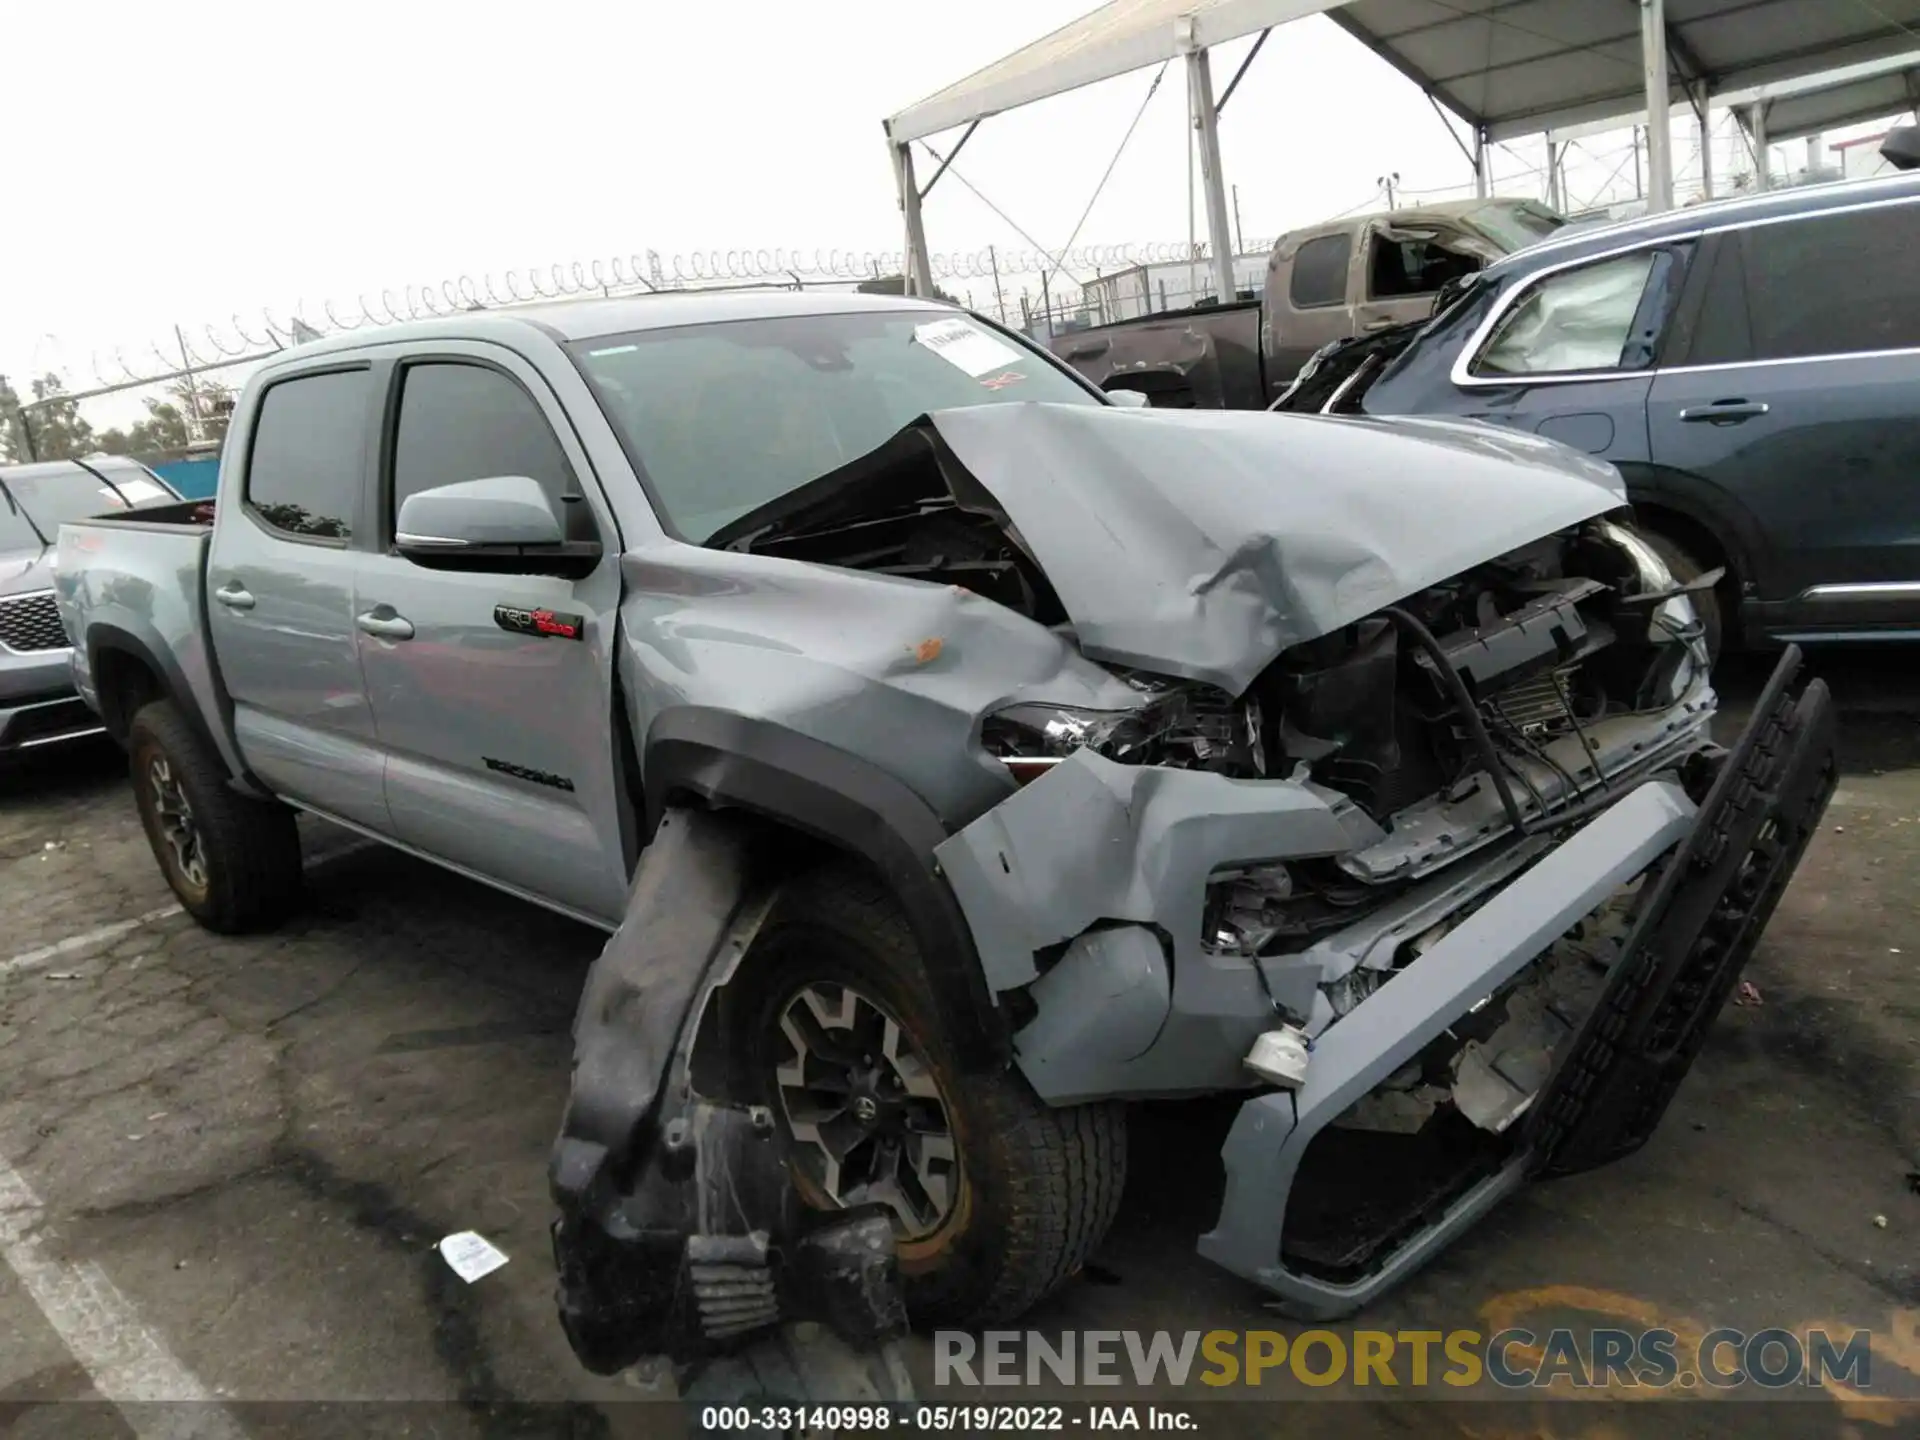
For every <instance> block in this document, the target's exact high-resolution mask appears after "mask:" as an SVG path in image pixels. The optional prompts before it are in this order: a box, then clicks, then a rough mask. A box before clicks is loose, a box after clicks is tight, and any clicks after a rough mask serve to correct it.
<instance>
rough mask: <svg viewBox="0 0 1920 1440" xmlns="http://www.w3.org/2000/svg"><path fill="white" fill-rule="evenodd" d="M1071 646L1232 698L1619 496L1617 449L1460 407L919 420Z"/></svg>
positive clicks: (975, 414)
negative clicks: (1410, 412) (1419, 595)
mask: <svg viewBox="0 0 1920 1440" xmlns="http://www.w3.org/2000/svg"><path fill="white" fill-rule="evenodd" d="M928 423H929V424H931V426H932V427H933V429H934V430H935V431H936V432H937V434H938V437H939V440H940V441H941V442H942V444H943V446H944V449H945V451H946V452H947V454H948V456H950V458H951V459H952V460H953V461H955V462H957V463H958V464H959V465H960V466H962V467H964V469H965V470H966V471H967V472H968V473H969V474H970V475H971V476H972V477H973V478H974V479H975V480H977V481H978V482H979V484H980V486H981V487H982V488H983V489H985V490H986V491H987V492H988V493H989V494H990V495H991V496H992V498H993V499H994V500H995V501H996V502H998V503H999V505H1000V506H1001V507H1003V508H1004V509H1005V511H1006V514H1007V516H1008V518H1009V520H1010V521H1011V522H1012V524H1013V527H1014V528H1015V529H1016V530H1017V531H1018V536H1019V539H1020V540H1021V541H1022V543H1024V544H1025V545H1026V546H1027V547H1028V549H1029V551H1030V552H1031V554H1032V555H1033V557H1034V559H1035V561H1037V562H1038V564H1039V565H1040V568H1041V569H1042V570H1044V571H1045V572H1046V574H1047V578H1048V579H1049V580H1050V581H1052V583H1053V586H1054V589H1055V591H1056V592H1057V593H1058V595H1059V597H1060V601H1061V604H1062V605H1063V606H1064V607H1065V608H1066V611H1067V614H1068V616H1069V617H1070V618H1071V619H1072V621H1073V625H1074V629H1075V633H1076V636H1077V638H1078V641H1079V645H1080V648H1081V650H1082V651H1083V652H1085V653H1086V654H1087V655H1088V656H1090V657H1092V658H1094V659H1096V660H1102V661H1106V662H1108V663H1110V664H1117V665H1127V666H1134V667H1138V668H1140V669H1143V670H1150V671H1154V672H1156V673H1159V674H1165V675H1176V676H1181V677H1184V678H1188V679H1192V680H1199V681H1204V682H1206V683H1209V684H1214V685H1218V686H1220V687H1221V688H1223V689H1225V690H1228V691H1230V692H1232V693H1234V694H1236V695H1237V694H1239V693H1240V692H1241V691H1243V690H1244V689H1246V687H1247V686H1248V685H1250V684H1252V682H1253V680H1254V679H1255V677H1257V676H1258V675H1259V674H1260V672H1261V671H1262V670H1264V669H1265V668H1266V667H1267V666H1268V665H1269V664H1270V663H1271V662H1272V661H1273V659H1274V657H1276V656H1277V655H1279V654H1280V652H1281V651H1283V650H1286V649H1288V648H1289V647H1291V646H1294V645H1298V644H1301V643H1302V642H1304V641H1308V640H1313V639H1317V638H1318V637H1320V636H1322V635H1326V634H1329V633H1330V632H1332V631H1334V630H1337V629H1339V628H1340V627H1341V626H1343V625H1349V624H1352V623H1353V622H1354V621H1356V620H1360V619H1362V618H1364V617H1365V616H1367V615H1369V614H1371V613H1373V612H1374V611H1376V610H1378V609H1380V608H1381V607H1382V606H1384V605H1391V604H1393V603H1394V602H1395V601H1397V600H1402V599H1405V598H1406V597H1407V596H1409V595H1412V594H1414V593H1416V592H1417V591H1420V590H1422V589H1425V588H1426V587H1428V586H1430V585H1434V584H1437V583H1439V582H1440V581H1442V580H1446V579H1448V578H1450V577H1451V576H1454V575H1457V574H1459V573H1460V572H1461V571H1463V570H1466V569H1468V568H1470V567H1471V566H1474V565H1476V564H1479V563H1481V562H1483V561H1486V560H1491V559H1494V558H1496V557H1497V556H1500V555H1503V554H1505V553H1507V552H1508V551H1510V550H1514V549H1517V548H1519V547H1520V546H1522V545H1525V544H1527V543H1528V542H1529V541H1532V540H1537V539H1539V538H1541V537H1542V536H1545V535H1550V534H1552V533H1553V532H1554V531H1556V530H1563V529H1566V528H1567V527H1569V526H1572V525H1576V524H1578V523H1579V522H1580V521H1582V520H1586V519H1590V518H1591V517H1593V516H1596V515H1600V514H1604V513H1605V512H1607V511H1609V510H1613V509H1617V508H1619V507H1620V506H1622V505H1625V504H1626V503H1627V499H1626V487H1625V484H1624V482H1623V481H1622V480H1621V478H1620V475H1619V472H1617V471H1616V470H1615V469H1614V468H1613V467H1612V466H1611V465H1606V464H1603V463H1601V462H1598V461H1594V460H1591V459H1589V458H1587V457H1586V456H1584V455H1581V454H1579V453H1578V452H1576V451H1573V450H1570V449H1568V448H1566V447H1564V446H1561V445H1558V444H1556V443H1554V442H1552V441H1549V440H1544V439H1541V438H1539V437H1537V436H1532V435H1524V434H1518V433H1513V432H1509V431H1506V430H1501V429H1497V428H1495V427H1493V426H1490V425H1483V424H1480V423H1477V422H1472V421H1450V420H1432V419H1396V420H1375V419H1349V418H1344V417H1331V416H1317V415H1315V416H1308V415H1273V414H1267V413H1264V412H1258V411H1254V412H1234V411H1172V410H1123V409H1119V408H1108V407H1099V408H1095V407H1093V406H1076V405H1043V404H1027V405H981V406H974V407H971V408H967V409H957V410H942V411H938V412H936V413H935V414H933V415H931V416H929V417H928Z"/></svg>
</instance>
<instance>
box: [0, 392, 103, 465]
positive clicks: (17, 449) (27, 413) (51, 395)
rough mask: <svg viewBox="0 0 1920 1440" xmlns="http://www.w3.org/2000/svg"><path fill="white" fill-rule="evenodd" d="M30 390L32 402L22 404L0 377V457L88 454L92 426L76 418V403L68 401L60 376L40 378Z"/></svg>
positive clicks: (49, 457) (64, 457) (18, 458)
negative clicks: (30, 439)
mask: <svg viewBox="0 0 1920 1440" xmlns="http://www.w3.org/2000/svg"><path fill="white" fill-rule="evenodd" d="M32 389H33V400H32V401H30V402H27V403H25V404H22V402H21V400H20V396H19V394H18V393H17V392H16V391H15V390H14V388H13V387H12V386H11V385H9V384H8V383H7V382H6V379H5V377H4V376H0V454H4V455H5V456H6V458H7V459H9V460H13V461H25V460H29V459H31V460H67V459H71V458H72V457H73V456H75V455H91V454H92V453H93V451H94V449H95V448H96V447H95V445H94V440H93V427H92V426H91V425H89V424H87V422H86V421H85V420H83V419H81V418H80V402H79V401H78V400H74V399H70V398H68V396H67V387H66V386H65V385H63V384H62V383H61V381H60V377H59V376H58V375H42V376H41V377H40V378H39V379H38V380H35V381H34V382H33V385H32ZM42 402H46V403H42ZM29 433H31V436H32V444H31V446H29V444H28V436H29Z"/></svg>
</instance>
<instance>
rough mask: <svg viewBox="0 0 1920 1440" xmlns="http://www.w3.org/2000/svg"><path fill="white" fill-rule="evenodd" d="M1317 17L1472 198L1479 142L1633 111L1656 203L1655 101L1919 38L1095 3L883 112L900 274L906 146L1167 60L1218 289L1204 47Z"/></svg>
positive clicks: (1471, 5) (1425, 7)
mask: <svg viewBox="0 0 1920 1440" xmlns="http://www.w3.org/2000/svg"><path fill="white" fill-rule="evenodd" d="M1322 14H1324V15H1326V16H1327V17H1328V18H1329V19H1331V20H1332V21H1333V23H1335V24H1336V25H1338V26H1340V28H1341V29H1343V30H1345V31H1346V32H1347V33H1348V34H1350V35H1352V36H1353V37H1354V38H1355V39H1357V40H1358V41H1359V42H1360V43H1361V44H1363V45H1365V46H1366V47H1367V48H1368V49H1369V50H1371V51H1373V52H1374V53H1375V54H1376V55H1379V56H1380V57H1381V58H1382V59H1383V60H1385V61H1386V62H1387V63H1388V64H1389V65H1391V66H1393V68H1394V69H1395V70H1397V71H1399V72H1400V73H1401V74H1402V75H1404V76H1406V77H1407V78H1408V79H1409V80H1411V81H1412V82H1413V83H1414V84H1415V85H1417V86H1419V87H1420V89H1421V91H1422V92H1423V93H1424V94H1425V95H1426V96H1427V98H1428V99H1429V100H1430V101H1432V102H1433V104H1434V105H1435V106H1436V107H1443V108H1444V109H1445V110H1446V111H1449V112H1451V113H1452V114H1453V115H1455V116H1457V117H1458V118H1459V120H1460V121H1461V122H1462V123H1463V124H1464V125H1465V126H1466V127H1467V128H1468V129H1469V131H1470V132H1471V134H1472V136H1473V144H1472V147H1471V149H1470V150H1469V158H1470V159H1471V161H1472V162H1473V167H1474V175H1475V179H1476V183H1477V185H1478V187H1479V188H1480V190H1481V192H1482V193H1483V194H1484V193H1485V190H1486V186H1487V160H1486V149H1487V146H1488V145H1489V144H1490V143H1492V142H1494V141H1496V140H1501V139H1507V138H1511V137H1513V136H1517V135H1528V134H1537V133H1539V132H1541V131H1554V130H1557V129H1563V128H1565V127H1569V126H1573V125H1579V124H1582V123H1585V122H1589V121H1597V120H1605V119H1609V118H1620V117H1624V116H1626V115H1629V114H1632V113H1634V112H1636V111H1639V112H1643V113H1644V114H1645V115H1646V117H1647V136H1648V170H1649V178H1648V186H1647V195H1648V200H1649V203H1650V204H1651V206H1652V207H1653V208H1654V209H1665V208H1667V207H1668V206H1669V205H1671V203H1672V188H1673V175H1672V156H1671V153H1670V145H1669V140H1668V112H1669V107H1670V104H1671V102H1673V101H1675V100H1678V101H1679V102H1680V103H1682V104H1691V105H1692V106H1693V107H1694V108H1695V110H1696V111H1697V112H1698V113H1699V115H1700V117H1701V119H1702V121H1703V122H1704V120H1705V117H1706V114H1707V110H1708V107H1709V106H1710V105H1711V103H1712V102H1713V101H1714V99H1715V98H1716V97H1719V96H1722V95H1724V94H1725V93H1726V92H1729V91H1739V90H1742V89H1753V88H1754V87H1761V86H1766V85H1770V84H1779V83H1782V82H1788V81H1792V80H1796V79H1799V78H1801V77H1804V76H1808V75H1812V74H1815V73H1818V72H1821V71H1827V70H1831V69H1833V68H1835V67H1836V66H1840V65H1848V64H1858V63H1863V62H1872V61H1882V60H1886V59H1888V58H1889V57H1893V56H1897V55H1900V54H1903V53H1905V52H1907V51H1910V50H1912V49H1914V47H1915V45H1916V43H1920V0H1110V3H1108V4H1105V5H1102V6H1101V7H1100V8H1099V9H1097V10H1094V11H1092V12H1091V13H1089V14H1087V15H1083V16H1081V17H1080V18H1079V19H1078V20H1075V21H1074V22H1072V23H1071V24H1069V25H1065V26H1063V27H1061V28H1060V29H1058V30H1056V31H1054V32H1053V33H1052V34H1051V35H1047V36H1044V37H1042V38H1041V39H1039V40H1036V41H1034V42H1033V43H1032V44H1031V45H1028V46H1026V47H1024V48H1023V49H1020V50H1017V51H1015V52H1014V53H1013V54H1011V55H1008V56H1006V57H1005V58H1004V59H1001V60H997V61H995V62H994V63H993V64H991V65H988V66H987V67H986V68H985V69H982V70H979V71H976V72H975V73H974V74H972V75H969V76H967V77H966V78H965V79H963V80H959V81H956V82H955V83H954V84H952V85H949V86H947V87H946V88H945V89H944V90H941V91H938V92H937V93H935V94H933V95H929V96H928V97H927V98H926V99H924V100H922V101H920V102H919V103H918V104H915V105H909V106H908V107H907V108H906V109H904V110H902V111H900V112H899V113H898V114H896V115H893V116H891V117H889V118H888V119H887V120H886V121H885V122H884V123H885V127H886V132H887V142H888V146H889V149H890V150H891V152H892V155H893V165H894V175H895V179H896V181H897V182H898V185H899V189H900V207H901V211H902V214H903V215H904V217H905V220H906V231H907V254H908V266H907V274H908V280H909V283H910V284H911V285H912V286H913V287H914V289H915V290H916V291H917V292H918V293H920V294H931V293H933V279H932V275H931V273H930V269H929V264H928V259H927V253H928V252H927V240H926V230H925V225H924V223H923V221H922V218H921V208H920V207H921V201H922V200H923V199H924V198H925V196H926V194H927V192H928V191H929V190H931V189H932V187H933V183H934V182H935V181H937V180H938V179H939V178H940V172H938V171H936V172H935V174H934V175H933V177H932V179H931V180H929V181H928V183H927V185H926V186H924V187H922V186H920V185H919V184H918V183H917V182H916V180H915V178H914V165H913V153H912V149H911V144H912V142H913V141H915V140H924V139H925V138H926V137H927V136H930V135H936V134H939V133H940V132H942V131H945V130H951V129H955V128H957V127H959V126H963V125H964V126H968V127H969V129H968V131H967V135H970V134H971V133H972V129H971V127H972V126H975V125H978V124H979V123H980V122H981V121H982V120H983V119H986V118H987V117H988V116H992V115H998V114H1000V113H1002V112H1003V111H1007V110H1012V109H1016V108H1018V107H1019V106H1022V105H1027V104H1031V103H1032V102H1034V101H1036V100H1042V99H1045V98H1047V97H1048V96H1052V95H1059V94H1062V93H1064V92H1066V91H1069V90H1075V89H1078V88H1080V87H1081V86H1084V85H1092V84H1095V83H1097V82H1098V81H1101V80H1108V79H1112V78H1113V77H1115V76H1118V75H1124V74H1127V73H1128V72H1130V71H1134V70H1139V69H1142V68H1144V67H1145V66H1148V65H1154V64H1158V63H1159V62H1161V61H1163V60H1171V59H1176V58H1183V59H1184V62H1185V65H1186V74H1187V97H1188V106H1189V110H1190V114H1191V118H1192V123H1193V127H1194V131H1195V135H1196V138H1197V140H1198V145H1199V153H1200V165H1201V173H1202V176H1203V178H1204V180H1205V183H1206V202H1207V203H1206V210H1207V236H1208V242H1209V251H1210V254H1211V258H1212V263H1213V265H1214V268H1215V271H1216V283H1217V285H1218V292H1217V293H1219V294H1222V295H1229V294H1232V293H1233V287H1232V279H1231V265H1232V254H1233V247H1232V244H1231V241H1230V233H1231V232H1230V231H1229V228H1228V221H1227V188H1226V181H1225V178H1224V176H1223V174H1222V172H1221V166H1220V137H1219V131H1218V127H1217V121H1218V117H1219V112H1220V107H1221V105H1222V104H1224V103H1225V101H1226V98H1227V96H1228V95H1230V94H1231V93H1232V89H1233V85H1234V84H1237V83H1238V80H1239V77H1238V76H1237V75H1236V76H1235V77H1234V79H1233V81H1232V82H1230V83H1229V84H1228V86H1227V89H1226V92H1225V93H1224V94H1222V96H1221V97H1220V99H1219V100H1218V101H1216V100H1215V98H1214V90H1213V77H1212V71H1211V68H1210V66H1209V63H1208V51H1209V49H1210V48H1211V47H1213V46H1215V45H1220V44H1224V43H1225V42H1227V41H1230V40H1235V39H1238V38H1240V37H1242V36H1246V35H1255V34H1258V35H1260V36H1261V37H1262V39H1263V40H1264V38H1265V35H1266V33H1267V32H1269V31H1271V30H1273V29H1275V28H1277V27H1279V26H1282V25H1286V24H1289V23H1291V22H1293V21H1295V20H1300V19H1304V18H1306V17H1308V16H1311V15H1322ZM1256 48H1257V46H1256ZM1250 58H1251V57H1249V59H1250ZM1242 68H1243V70H1244V65H1243V67H1242ZM965 142H966V135H962V136H961V139H960V142H959V143H960V144H965ZM1463 148H1464V147H1463ZM957 150H958V146H956V147H955V149H954V151H950V152H949V154H948V157H947V158H948V160H949V161H951V159H952V156H953V154H954V153H957ZM944 168H945V167H944V165H943V166H942V169H944Z"/></svg>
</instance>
